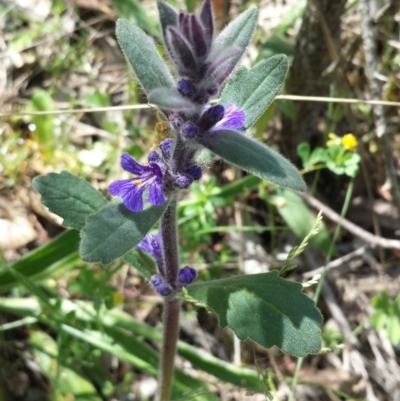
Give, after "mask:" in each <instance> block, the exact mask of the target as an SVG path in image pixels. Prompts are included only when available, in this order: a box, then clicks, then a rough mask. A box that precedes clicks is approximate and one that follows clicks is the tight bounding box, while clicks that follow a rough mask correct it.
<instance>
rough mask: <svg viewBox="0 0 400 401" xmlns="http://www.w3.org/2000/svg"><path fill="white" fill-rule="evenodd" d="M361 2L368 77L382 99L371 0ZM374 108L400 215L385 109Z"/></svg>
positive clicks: (372, 89)
mask: <svg viewBox="0 0 400 401" xmlns="http://www.w3.org/2000/svg"><path fill="white" fill-rule="evenodd" d="M359 4H360V14H361V23H362V37H363V44H364V53H365V71H366V75H367V79H368V81H369V87H370V93H371V97H372V98H373V99H381V98H382V86H381V83H380V81H379V80H378V78H377V77H378V75H379V72H378V63H377V54H376V44H375V41H374V37H373V32H372V20H371V16H370V1H369V0H361V1H360V3H359ZM372 110H373V113H374V119H375V126H376V136H377V138H378V140H379V141H380V143H381V146H382V150H383V154H384V159H385V169H386V174H387V178H388V179H389V181H390V184H391V188H392V191H393V197H394V202H395V205H396V207H397V211H398V213H399V215H400V188H399V184H398V182H397V172H396V167H395V162H394V160H393V154H392V150H391V146H390V138H389V135H388V133H387V124H386V118H385V111H384V108H383V106H382V105H381V104H376V105H373V106H372Z"/></svg>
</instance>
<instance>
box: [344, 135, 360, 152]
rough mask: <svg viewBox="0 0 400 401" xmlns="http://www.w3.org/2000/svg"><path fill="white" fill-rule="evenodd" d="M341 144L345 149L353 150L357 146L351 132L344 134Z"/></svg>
mask: <svg viewBox="0 0 400 401" xmlns="http://www.w3.org/2000/svg"><path fill="white" fill-rule="evenodd" d="M342 146H343V148H344V149H345V150H354V149H355V148H356V147H357V146H358V142H357V138H356V137H355V136H354V135H353V134H346V135H344V136H343V138H342Z"/></svg>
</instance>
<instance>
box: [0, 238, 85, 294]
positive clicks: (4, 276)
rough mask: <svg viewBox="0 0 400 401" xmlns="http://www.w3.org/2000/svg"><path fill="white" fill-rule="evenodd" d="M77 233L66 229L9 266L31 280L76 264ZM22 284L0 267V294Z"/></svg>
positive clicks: (47, 275) (77, 259)
mask: <svg viewBox="0 0 400 401" xmlns="http://www.w3.org/2000/svg"><path fill="white" fill-rule="evenodd" d="M78 246H79V233H78V231H76V230H68V231H66V232H63V233H62V234H60V235H59V236H58V237H56V238H54V239H53V240H52V241H50V242H49V243H47V244H45V245H43V246H41V247H39V248H36V249H35V250H33V251H31V252H29V253H27V254H26V255H24V256H23V257H22V258H21V259H19V260H18V261H17V262H15V263H14V264H12V265H11V266H10V267H11V268H12V269H14V270H15V271H17V272H18V273H20V274H23V275H24V276H25V277H28V278H30V279H31V280H40V279H43V278H46V277H49V276H50V275H52V274H54V273H55V272H56V271H59V270H61V269H68V268H70V267H72V266H75V265H76V264H78V263H79V262H80V261H81V259H80V258H79V256H78ZM19 284H22V283H21V282H20V281H19V280H18V279H17V278H16V277H15V275H13V274H11V273H10V272H9V271H7V270H4V271H3V270H1V269H0V294H2V293H4V292H6V291H9V290H10V289H11V288H13V287H15V286H17V285H19Z"/></svg>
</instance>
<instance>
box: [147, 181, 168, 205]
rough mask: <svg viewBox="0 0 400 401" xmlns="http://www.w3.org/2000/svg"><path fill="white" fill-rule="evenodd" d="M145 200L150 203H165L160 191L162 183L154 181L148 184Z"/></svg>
mask: <svg viewBox="0 0 400 401" xmlns="http://www.w3.org/2000/svg"><path fill="white" fill-rule="evenodd" d="M147 200H148V201H149V203H151V204H152V205H155V206H158V205H163V204H164V203H165V197H164V194H163V191H162V185H161V184H158V183H156V182H152V183H151V184H149V195H148V197H147Z"/></svg>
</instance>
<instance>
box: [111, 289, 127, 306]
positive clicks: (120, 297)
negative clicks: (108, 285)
mask: <svg viewBox="0 0 400 401" xmlns="http://www.w3.org/2000/svg"><path fill="white" fill-rule="evenodd" d="M124 299H125V297H124V294H121V293H120V292H114V294H113V295H112V300H113V304H114V306H117V305H121V304H123V303H124Z"/></svg>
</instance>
